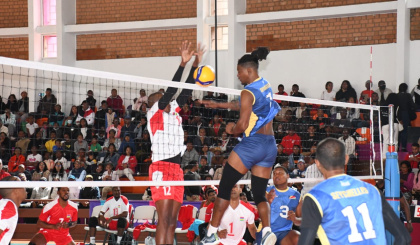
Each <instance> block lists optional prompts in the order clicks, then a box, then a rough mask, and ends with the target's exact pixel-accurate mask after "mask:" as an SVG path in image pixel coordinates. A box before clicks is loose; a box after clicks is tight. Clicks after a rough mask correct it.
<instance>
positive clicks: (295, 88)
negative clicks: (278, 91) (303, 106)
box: [289, 84, 306, 108]
mask: <svg viewBox="0 0 420 245" xmlns="http://www.w3.org/2000/svg"><path fill="white" fill-rule="evenodd" d="M290 96H293V97H300V98H306V96H305V95H304V94H303V93H301V92H299V85H297V84H293V85H292V91H291V92H290ZM289 105H290V107H292V108H296V107H298V106H299V102H290V103H289Z"/></svg>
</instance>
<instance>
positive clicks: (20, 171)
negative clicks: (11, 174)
mask: <svg viewBox="0 0 420 245" xmlns="http://www.w3.org/2000/svg"><path fill="white" fill-rule="evenodd" d="M19 174H24V175H25V178H26V180H31V178H32V175H31V173H30V172H29V171H28V170H26V169H25V165H23V164H20V165H19V166H18V171H17V172H15V175H16V176H19Z"/></svg>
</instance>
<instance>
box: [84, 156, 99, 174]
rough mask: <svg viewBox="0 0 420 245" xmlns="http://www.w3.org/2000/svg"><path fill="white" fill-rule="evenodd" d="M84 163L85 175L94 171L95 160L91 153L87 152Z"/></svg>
mask: <svg viewBox="0 0 420 245" xmlns="http://www.w3.org/2000/svg"><path fill="white" fill-rule="evenodd" d="M85 163H86V173H87V174H90V173H92V172H94V171H95V168H96V163H97V161H96V158H95V154H94V153H93V152H91V151H89V152H88V153H87V158H86V162H85Z"/></svg>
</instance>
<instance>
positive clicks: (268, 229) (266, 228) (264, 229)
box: [262, 226, 271, 237]
mask: <svg viewBox="0 0 420 245" xmlns="http://www.w3.org/2000/svg"><path fill="white" fill-rule="evenodd" d="M269 231H270V232H271V227H269V226H267V227H264V228H263V229H262V237H264V236H265V234H266V233H267V232H269Z"/></svg>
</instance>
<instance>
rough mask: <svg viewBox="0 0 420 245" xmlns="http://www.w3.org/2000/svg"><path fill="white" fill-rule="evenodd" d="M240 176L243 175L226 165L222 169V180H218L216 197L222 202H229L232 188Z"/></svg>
mask: <svg viewBox="0 0 420 245" xmlns="http://www.w3.org/2000/svg"><path fill="white" fill-rule="evenodd" d="M242 176H244V175H243V174H241V173H239V172H238V170H236V169H234V168H233V167H232V166H230V164H229V163H227V164H226V165H225V168H224V169H223V174H222V180H220V186H219V193H218V194H217V196H218V197H220V198H222V199H224V200H230V193H231V192H232V188H233V187H234V186H235V184H236V183H238V181H239V180H240V179H241V178H242Z"/></svg>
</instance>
